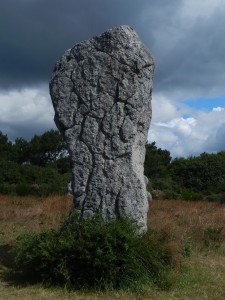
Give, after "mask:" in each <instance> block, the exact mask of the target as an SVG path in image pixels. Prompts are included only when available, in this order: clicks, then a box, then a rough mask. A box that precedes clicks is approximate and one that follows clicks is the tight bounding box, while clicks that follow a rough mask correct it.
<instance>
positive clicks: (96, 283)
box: [13, 215, 172, 289]
mask: <svg viewBox="0 0 225 300" xmlns="http://www.w3.org/2000/svg"><path fill="white" fill-rule="evenodd" d="M137 230H138V228H137V226H136V225H134V224H133V223H132V222H131V221H129V220H126V219H121V220H117V221H112V222H110V223H107V224H106V223H104V221H103V220H102V218H101V217H99V216H96V217H94V218H92V219H86V220H79V219H78V218H77V217H76V216H75V215H74V216H73V217H72V218H71V220H70V222H69V223H68V224H67V225H66V226H65V227H64V228H63V229H60V230H50V231H45V232H41V233H35V234H26V235H23V236H20V237H19V239H18V242H17V244H16V245H15V247H14V249H13V252H14V253H15V256H16V259H15V262H16V268H17V270H20V272H21V271H22V273H23V274H25V275H27V277H28V278H30V279H31V278H32V279H34V280H37V281H42V282H44V283H45V284H50V285H63V286H66V287H70V288H84V287H85V288H95V289H109V288H110V289H113V288H132V289H134V288H138V287H141V286H145V285H153V284H156V285H158V286H160V287H161V288H168V287H169V286H170V284H171V282H170V280H169V278H170V276H169V275H168V274H171V270H172V253H171V252H170V251H169V250H168V248H167V247H166V245H165V242H164V241H163V240H162V239H159V238H154V234H153V233H152V232H151V231H149V232H147V233H146V234H142V235H137V234H136V233H137Z"/></svg>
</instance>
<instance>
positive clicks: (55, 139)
mask: <svg viewBox="0 0 225 300" xmlns="http://www.w3.org/2000/svg"><path fill="white" fill-rule="evenodd" d="M65 151H66V146H65V143H64V141H63V138H62V135H61V134H60V133H59V131H58V130H50V131H47V132H45V133H43V134H42V135H40V136H38V135H35V136H34V137H33V138H32V139H31V141H30V143H29V161H30V162H31V163H32V164H34V165H38V166H46V165H47V164H48V163H52V162H56V161H57V159H59V158H60V157H63V155H64V154H65Z"/></svg>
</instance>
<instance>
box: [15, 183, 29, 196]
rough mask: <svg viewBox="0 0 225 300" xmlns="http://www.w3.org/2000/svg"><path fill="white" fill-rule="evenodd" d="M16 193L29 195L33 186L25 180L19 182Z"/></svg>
mask: <svg viewBox="0 0 225 300" xmlns="http://www.w3.org/2000/svg"><path fill="white" fill-rule="evenodd" d="M16 194H17V195H18V196H27V195H29V194H31V188H30V186H29V184H27V183H25V182H21V183H18V184H17V185H16Z"/></svg>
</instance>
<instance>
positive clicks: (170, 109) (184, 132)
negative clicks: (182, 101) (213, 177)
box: [148, 96, 225, 157]
mask: <svg viewBox="0 0 225 300" xmlns="http://www.w3.org/2000/svg"><path fill="white" fill-rule="evenodd" d="M156 98H157V109H158V110H157V109H156V112H157V113H156V114H155V116H154V118H153V121H152V123H151V126H150V131H149V135H148V140H149V141H150V142H153V141H155V142H156V144H157V146H158V147H160V148H163V149H167V150H169V151H170V152H171V155H172V156H173V157H178V156H189V155H198V154H200V153H202V152H217V151H219V150H222V149H224V150H225V138H224V137H225V110H224V108H223V107H215V108H213V109H212V110H211V111H209V112H205V111H201V110H194V109H193V108H192V109H191V108H189V107H188V106H181V108H180V109H177V102H175V101H172V100H170V99H166V98H165V97H161V96H160V97H157V96H156ZM154 106H156V103H154V101H153V108H154ZM159 108H160V109H159ZM153 111H154V110H153ZM184 114H188V117H186V118H185V117H184Z"/></svg>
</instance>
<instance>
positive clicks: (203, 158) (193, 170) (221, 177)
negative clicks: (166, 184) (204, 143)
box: [171, 151, 225, 193]
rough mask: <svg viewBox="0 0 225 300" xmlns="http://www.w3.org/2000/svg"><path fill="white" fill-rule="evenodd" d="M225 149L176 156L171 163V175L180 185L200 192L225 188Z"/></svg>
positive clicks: (218, 190) (216, 191) (219, 190)
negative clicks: (181, 156) (195, 154)
mask: <svg viewBox="0 0 225 300" xmlns="http://www.w3.org/2000/svg"><path fill="white" fill-rule="evenodd" d="M224 169H225V151H221V152H218V153H216V154H215V153H213V154H209V153H205V152H204V153H202V154H201V155H199V156H196V157H188V158H176V159H175V160H173V161H172V163H171V176H172V178H173V179H174V180H175V181H176V182H178V183H179V185H180V186H182V187H184V188H188V189H193V190H195V191H198V192H202V193H210V192H214V193H219V192H224V190H225V173H224Z"/></svg>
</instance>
